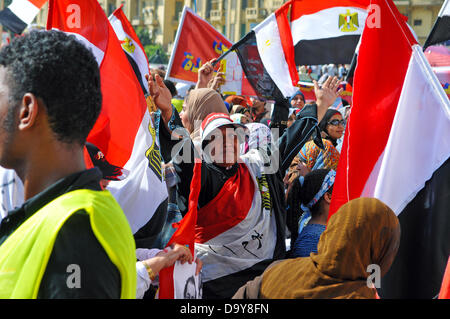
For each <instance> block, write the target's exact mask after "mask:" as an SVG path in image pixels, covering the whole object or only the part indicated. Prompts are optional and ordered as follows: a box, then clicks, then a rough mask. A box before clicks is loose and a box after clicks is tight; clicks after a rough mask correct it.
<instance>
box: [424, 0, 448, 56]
mask: <svg viewBox="0 0 450 319" xmlns="http://www.w3.org/2000/svg"><path fill="white" fill-rule="evenodd" d="M448 40H450V4H449V1H448V0H445V2H444V4H443V5H442V8H441V11H439V14H438V17H437V20H436V22H435V23H434V26H433V29H431V32H430V34H429V35H428V38H427V40H426V41H425V44H424V45H423V49H424V50H425V49H426V48H427V47H429V46H430V45H433V44H438V43H441V42H445V41H448Z"/></svg>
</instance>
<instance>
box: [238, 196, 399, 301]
mask: <svg viewBox="0 0 450 319" xmlns="http://www.w3.org/2000/svg"><path fill="white" fill-rule="evenodd" d="M399 244H400V224H399V221H398V218H397V216H396V215H395V214H394V212H393V211H392V210H391V209H390V208H389V207H388V206H386V205H385V204H384V203H382V202H381V201H380V200H378V199H376V198H357V199H354V200H351V201H349V202H347V203H346V204H344V205H343V206H342V207H341V208H340V209H339V210H338V211H337V212H336V213H335V214H333V215H332V216H331V217H330V219H329V221H328V225H327V229H326V230H325V231H324V232H323V234H322V236H321V237H320V240H319V244H318V252H317V253H312V254H311V255H310V256H309V257H300V258H295V259H288V260H284V261H281V262H278V263H276V264H275V263H273V264H272V265H271V266H269V267H268V268H267V269H266V271H265V272H264V273H263V274H262V276H260V277H257V278H255V280H253V281H251V282H249V283H247V284H246V285H245V286H243V287H241V288H240V289H239V290H238V292H237V293H236V294H235V296H234V297H233V298H276V299H288V298H289V299H294V298H295V299H307V298H310V299H332V298H336V299H353V298H355V299H356V298H367V299H370V298H376V297H377V292H376V289H375V288H373V287H372V286H371V284H370V282H368V277H369V275H370V273H369V272H368V270H367V269H368V266H369V265H377V266H379V267H380V268H379V269H380V277H383V276H384V275H385V274H386V273H387V271H388V270H389V268H390V267H391V265H392V262H393V261H394V258H395V256H396V254H397V250H398V247H399Z"/></svg>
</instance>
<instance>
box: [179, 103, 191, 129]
mask: <svg viewBox="0 0 450 319" xmlns="http://www.w3.org/2000/svg"><path fill="white" fill-rule="evenodd" d="M180 119H181V123H182V124H183V126H184V127H185V128H186V129H188V130H189V128H188V126H189V121H188V119H187V113H186V101H184V102H183V109H182V110H181V112H180Z"/></svg>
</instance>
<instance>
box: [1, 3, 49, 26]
mask: <svg viewBox="0 0 450 319" xmlns="http://www.w3.org/2000/svg"><path fill="white" fill-rule="evenodd" d="M47 1H48V0H13V1H12V3H11V4H10V5H9V6H8V7H7V8H5V9H4V10H2V11H0V23H1V24H2V25H3V26H5V27H6V28H7V29H9V30H10V31H11V32H13V33H17V34H20V33H22V32H23V30H25V29H26V27H27V26H28V25H29V24H30V23H31V22H33V20H34V18H35V17H36V15H37V14H38V13H39V10H40V9H41V8H42V7H43V6H44V4H45V3H46V2H47Z"/></svg>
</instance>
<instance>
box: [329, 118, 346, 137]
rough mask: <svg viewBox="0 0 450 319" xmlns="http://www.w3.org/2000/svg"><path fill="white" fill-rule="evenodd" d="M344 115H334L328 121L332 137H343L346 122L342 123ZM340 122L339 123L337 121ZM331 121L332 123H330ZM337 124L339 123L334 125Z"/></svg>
mask: <svg viewBox="0 0 450 319" xmlns="http://www.w3.org/2000/svg"><path fill="white" fill-rule="evenodd" d="M342 120H343V119H342V115H341V114H335V115H333V116H332V117H331V118H330V120H329V121H328V123H329V124H328V125H327V131H328V135H330V137H331V138H333V139H335V140H337V139H339V138H341V137H342V134H343V133H344V128H345V127H344V124H343V123H342ZM336 122H339V123H336ZM330 123H331V124H330ZM334 124H337V125H334Z"/></svg>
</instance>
